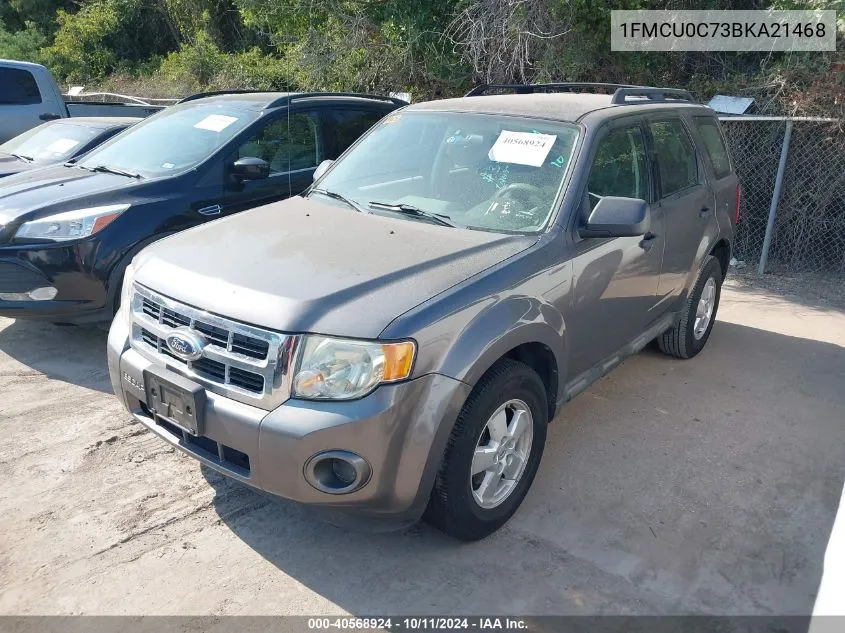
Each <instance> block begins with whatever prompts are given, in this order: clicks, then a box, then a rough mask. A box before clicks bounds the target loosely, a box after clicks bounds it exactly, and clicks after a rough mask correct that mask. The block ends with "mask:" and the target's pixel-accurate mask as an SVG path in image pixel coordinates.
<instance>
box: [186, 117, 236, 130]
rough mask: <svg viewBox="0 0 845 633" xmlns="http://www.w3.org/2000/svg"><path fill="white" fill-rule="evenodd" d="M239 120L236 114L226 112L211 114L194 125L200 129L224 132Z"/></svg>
mask: <svg viewBox="0 0 845 633" xmlns="http://www.w3.org/2000/svg"><path fill="white" fill-rule="evenodd" d="M237 120H238V117H235V116H226V115H225V114H209V115H208V116H207V117H205V118H204V119H203V120H202V121H200V122H199V123H197V124H196V125H194V127H195V128H197V129H198V130H211V131H212V132H222V131H223V130H225V129H226V128H227V127H229V126H230V125H232V123H234V122H235V121H237Z"/></svg>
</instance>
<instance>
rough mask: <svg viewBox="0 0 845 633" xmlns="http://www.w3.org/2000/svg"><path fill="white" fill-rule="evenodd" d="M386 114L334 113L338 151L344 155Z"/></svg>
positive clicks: (369, 112) (371, 112)
mask: <svg viewBox="0 0 845 633" xmlns="http://www.w3.org/2000/svg"><path fill="white" fill-rule="evenodd" d="M383 116H384V112H380V111H373V110H369V111H368V110H337V111H335V113H334V129H335V137H336V138H337V151H338V153H343V152H345V151H346V149H347V148H348V147H349V146H350V145H352V143H354V142H355V141H357V140H358V137H359V136H361V135H362V134H363V133H364V132H366V131H367V130H369V129H370V128H371V127H373V126H374V125H375V124H376V123H377V122H378V121H379V119H381V118H382V117H383Z"/></svg>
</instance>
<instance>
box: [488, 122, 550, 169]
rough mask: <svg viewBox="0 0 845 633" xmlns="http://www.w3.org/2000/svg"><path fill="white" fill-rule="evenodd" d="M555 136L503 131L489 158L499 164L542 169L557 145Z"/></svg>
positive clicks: (491, 149)
mask: <svg viewBox="0 0 845 633" xmlns="http://www.w3.org/2000/svg"><path fill="white" fill-rule="evenodd" d="M556 140H557V135H555V134H534V133H532V132H510V131H508V130H502V133H501V134H499V138H497V139H496V142H495V143H494V144H493V147H491V148H490V151H489V152H488V153H487V157H488V158H489V159H490V160H494V161H496V162H497V163H515V164H517V165H529V166H531V167H540V166H541V165H542V164H543V161H545V160H546V156H548V155H549V152H550V151H551V149H552V145H554V144H555V141H556Z"/></svg>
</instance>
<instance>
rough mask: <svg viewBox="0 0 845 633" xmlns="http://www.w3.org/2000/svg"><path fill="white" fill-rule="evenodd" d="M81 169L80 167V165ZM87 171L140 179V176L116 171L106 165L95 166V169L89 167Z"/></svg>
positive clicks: (129, 172)
mask: <svg viewBox="0 0 845 633" xmlns="http://www.w3.org/2000/svg"><path fill="white" fill-rule="evenodd" d="M80 167H81V165H80ZM88 170H89V171H102V172H105V173H107V174H117V175H118V176H126V177H127V178H140V177H141V174H133V173H132V172H131V171H123V170H122V169H116V168H114V167H109V166H108V165H97V166H96V167H89V168H88Z"/></svg>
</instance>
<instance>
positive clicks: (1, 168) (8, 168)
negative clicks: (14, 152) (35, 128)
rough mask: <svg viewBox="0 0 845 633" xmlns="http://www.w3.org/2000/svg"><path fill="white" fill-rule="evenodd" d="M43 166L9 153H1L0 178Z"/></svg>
mask: <svg viewBox="0 0 845 633" xmlns="http://www.w3.org/2000/svg"><path fill="white" fill-rule="evenodd" d="M42 166H43V165H39V164H38V163H27V162H26V161H23V160H19V159H17V158H15V157H14V156H9V155H8V154H0V178H5V177H6V176H11V175H13V174H19V173H21V172H22V171H29V170H30V169H34V168H36V167H42Z"/></svg>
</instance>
